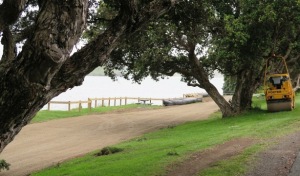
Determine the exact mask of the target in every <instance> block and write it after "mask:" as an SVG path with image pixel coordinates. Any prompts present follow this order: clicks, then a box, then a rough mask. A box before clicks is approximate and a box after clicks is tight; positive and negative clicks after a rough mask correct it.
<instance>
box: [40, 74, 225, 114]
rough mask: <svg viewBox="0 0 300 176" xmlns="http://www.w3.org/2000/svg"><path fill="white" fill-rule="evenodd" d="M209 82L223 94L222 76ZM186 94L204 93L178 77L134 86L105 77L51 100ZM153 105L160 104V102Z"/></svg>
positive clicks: (161, 96)
mask: <svg viewBox="0 0 300 176" xmlns="http://www.w3.org/2000/svg"><path fill="white" fill-rule="evenodd" d="M211 82H212V83H213V84H214V85H215V86H216V87H217V89H218V90H219V92H220V93H223V92H222V86H223V83H224V81H223V77H222V76H218V77H216V78H213V79H212V80H211ZM186 93H205V91H204V90H203V89H200V88H195V87H190V86H187V85H186V83H184V82H181V81H180V77H170V78H168V79H163V80H160V81H158V82H156V81H154V80H152V79H151V78H147V79H145V80H144V81H143V82H142V83H141V84H136V83H132V81H128V80H126V79H124V78H118V80H117V81H112V80H111V79H110V78H109V77H106V76H87V77H86V78H85V80H84V82H83V84H82V85H81V86H79V87H75V88H73V89H70V90H68V91H66V92H65V93H62V94H60V95H59V96H57V97H55V98H54V99H53V100H57V101H77V100H84V101H85V100H87V99H88V98H108V97H145V98H148V97H149V98H178V97H182V96H183V94H186ZM154 103H155V104H161V102H154ZM74 106H75V105H74ZM74 108H75V107H74ZM44 109H45V107H44ZM51 109H61V110H64V109H66V107H65V105H51Z"/></svg>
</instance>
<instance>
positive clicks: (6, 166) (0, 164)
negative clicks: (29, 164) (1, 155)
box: [0, 160, 10, 172]
mask: <svg viewBox="0 0 300 176" xmlns="http://www.w3.org/2000/svg"><path fill="white" fill-rule="evenodd" d="M9 166H10V164H9V163H7V162H6V161H5V160H0V172H1V170H9Z"/></svg>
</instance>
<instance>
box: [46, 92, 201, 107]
mask: <svg viewBox="0 0 300 176" xmlns="http://www.w3.org/2000/svg"><path fill="white" fill-rule="evenodd" d="M199 96H201V97H202V96H205V95H203V94H201V93H190V94H183V97H184V98H188V97H199ZM164 99H171V98H149V97H108V98H88V100H87V101H50V102H49V103H48V105H47V109H48V111H50V110H51V105H54V104H60V105H65V106H66V107H67V109H68V111H71V109H77V108H78V110H79V111H81V110H82V107H83V106H84V107H87V108H88V110H89V111H91V110H92V108H93V107H94V108H96V107H104V106H108V107H109V106H122V105H127V104H133V103H135V104H144V105H152V104H153V101H162V100H164ZM75 106H76V108H74V107H75Z"/></svg>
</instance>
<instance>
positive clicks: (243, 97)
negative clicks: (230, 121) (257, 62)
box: [232, 67, 264, 113]
mask: <svg viewBox="0 0 300 176" xmlns="http://www.w3.org/2000/svg"><path fill="white" fill-rule="evenodd" d="M263 72H264V67H263V68H256V69H254V68H249V69H244V70H243V71H241V72H240V73H239V74H238V75H237V81H236V87H235V92H234V95H233V97H232V107H233V108H234V109H235V111H236V112H238V113H241V112H243V111H246V110H249V109H251V105H252V96H253V93H254V92H255V91H256V89H257V88H258V86H259V85H260V83H261V82H262V80H263V78H264V76H263ZM257 73H259V74H257Z"/></svg>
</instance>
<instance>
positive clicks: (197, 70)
mask: <svg viewBox="0 0 300 176" xmlns="http://www.w3.org/2000/svg"><path fill="white" fill-rule="evenodd" d="M195 47H196V45H195V44H190V47H189V48H190V49H189V56H188V57H189V61H190V63H191V65H192V68H193V69H192V72H193V73H194V75H193V76H194V77H195V79H196V80H197V81H198V82H199V86H200V87H201V88H203V89H205V91H206V92H207V93H208V95H209V96H210V97H211V98H212V99H213V100H214V102H215V103H216V104H217V105H218V107H219V108H220V111H221V112H222V117H223V118H226V117H231V116H234V115H236V111H235V109H233V108H232V106H231V105H230V103H229V102H227V101H226V99H225V98H224V97H223V95H221V94H220V93H219V91H218V90H217V88H216V87H215V86H214V85H213V84H212V83H211V82H210V81H209V77H208V74H207V72H206V71H205V69H204V67H203V65H202V63H201V62H200V61H199V60H198V58H197V56H196V55H195Z"/></svg>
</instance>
